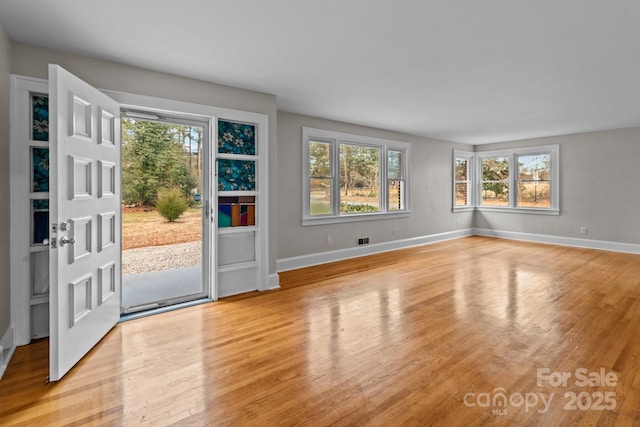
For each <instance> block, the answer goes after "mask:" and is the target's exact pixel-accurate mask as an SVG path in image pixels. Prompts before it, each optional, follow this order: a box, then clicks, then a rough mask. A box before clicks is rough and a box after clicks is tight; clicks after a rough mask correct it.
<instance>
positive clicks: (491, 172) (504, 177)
mask: <svg viewBox="0 0 640 427" xmlns="http://www.w3.org/2000/svg"><path fill="white" fill-rule="evenodd" d="M482 180H483V181H497V182H483V183H482V190H483V191H492V192H493V193H494V194H495V195H496V197H499V196H503V195H504V194H505V190H507V189H508V182H509V160H508V159H507V158H506V157H497V158H489V159H484V160H483V161H482Z"/></svg>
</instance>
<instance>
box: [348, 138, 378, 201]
mask: <svg viewBox="0 0 640 427" xmlns="http://www.w3.org/2000/svg"><path fill="white" fill-rule="evenodd" d="M340 187H341V188H343V189H344V195H345V196H348V195H349V189H353V188H368V189H369V193H370V196H375V195H376V194H374V192H375V191H377V190H378V189H379V187H380V149H379V148H375V147H366V146H361V145H349V144H341V145H340Z"/></svg>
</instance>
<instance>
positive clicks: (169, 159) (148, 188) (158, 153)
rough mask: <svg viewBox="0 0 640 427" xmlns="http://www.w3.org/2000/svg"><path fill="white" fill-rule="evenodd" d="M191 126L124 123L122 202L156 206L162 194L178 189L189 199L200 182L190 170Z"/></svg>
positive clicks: (141, 121) (140, 121)
mask: <svg viewBox="0 0 640 427" xmlns="http://www.w3.org/2000/svg"><path fill="white" fill-rule="evenodd" d="M185 128H186V129H190V128H189V127H188V126H181V125H175V124H170V123H156V122H149V121H144V120H132V119H123V120H122V130H123V132H122V140H123V147H122V159H123V162H122V183H123V191H122V199H123V202H124V203H125V204H128V205H131V204H136V205H143V206H154V205H155V203H156V201H157V199H158V192H159V191H160V190H162V189H168V188H171V187H177V188H179V189H180V192H181V193H182V195H183V196H184V197H189V196H190V195H191V192H192V191H193V189H194V188H196V187H197V185H198V180H197V177H196V175H195V174H194V173H193V170H192V169H191V168H189V157H190V155H189V153H188V152H187V150H186V149H185V145H184V138H185V134H186V132H188V131H187V130H186V129H185Z"/></svg>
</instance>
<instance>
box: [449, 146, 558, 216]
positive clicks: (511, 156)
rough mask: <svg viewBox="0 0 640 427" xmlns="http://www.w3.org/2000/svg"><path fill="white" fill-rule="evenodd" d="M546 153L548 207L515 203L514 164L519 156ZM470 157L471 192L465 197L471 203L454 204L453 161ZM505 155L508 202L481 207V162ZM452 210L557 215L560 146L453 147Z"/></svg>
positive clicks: (454, 178) (515, 167) (515, 175)
mask: <svg viewBox="0 0 640 427" xmlns="http://www.w3.org/2000/svg"><path fill="white" fill-rule="evenodd" d="M542 154H548V155H550V157H551V165H550V169H551V170H550V177H549V180H550V181H551V189H550V191H551V197H550V207H548V208H535V207H521V206H517V200H518V194H517V192H518V163H517V159H518V157H519V156H530V155H542ZM465 156H470V157H469V158H470V163H469V164H470V165H471V167H472V175H471V176H472V185H471V187H472V188H473V190H472V193H473V194H472V195H471V196H470V197H469V199H470V200H473V205H472V206H456V204H455V203H456V200H455V191H456V189H455V183H456V177H455V162H456V159H459V158H467V157H465ZM494 157H506V158H507V159H508V161H509V179H508V184H509V203H508V205H507V206H483V205H482V196H481V195H482V161H483V160H484V159H488V158H494ZM452 165H453V172H452V183H453V200H452V204H453V209H452V210H453V212H463V211H469V210H474V211H481V212H508V213H525V214H538V215H560V146H559V145H557V144H555V145H542V146H537V147H525V148H512V149H504V150H493V151H477V152H474V153H471V152H468V151H462V150H454V155H453V162H452Z"/></svg>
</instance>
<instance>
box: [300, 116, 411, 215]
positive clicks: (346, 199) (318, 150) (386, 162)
mask: <svg viewBox="0 0 640 427" xmlns="http://www.w3.org/2000/svg"><path fill="white" fill-rule="evenodd" d="M409 153H410V145H409V144H407V143H403V142H398V141H390V140H383V139H379V138H370V137H365V136H359V135H350V134H344V133H340V132H331V131H326V130H321V129H312V128H306V127H305V128H303V164H304V185H303V191H304V197H303V200H304V206H303V225H313V224H324V223H332V222H343V221H359V220H366V219H380V218H384V217H389V216H398V215H407V214H408V213H409V200H408V194H409V193H408V189H409V181H408V164H409V163H408V162H409Z"/></svg>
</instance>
